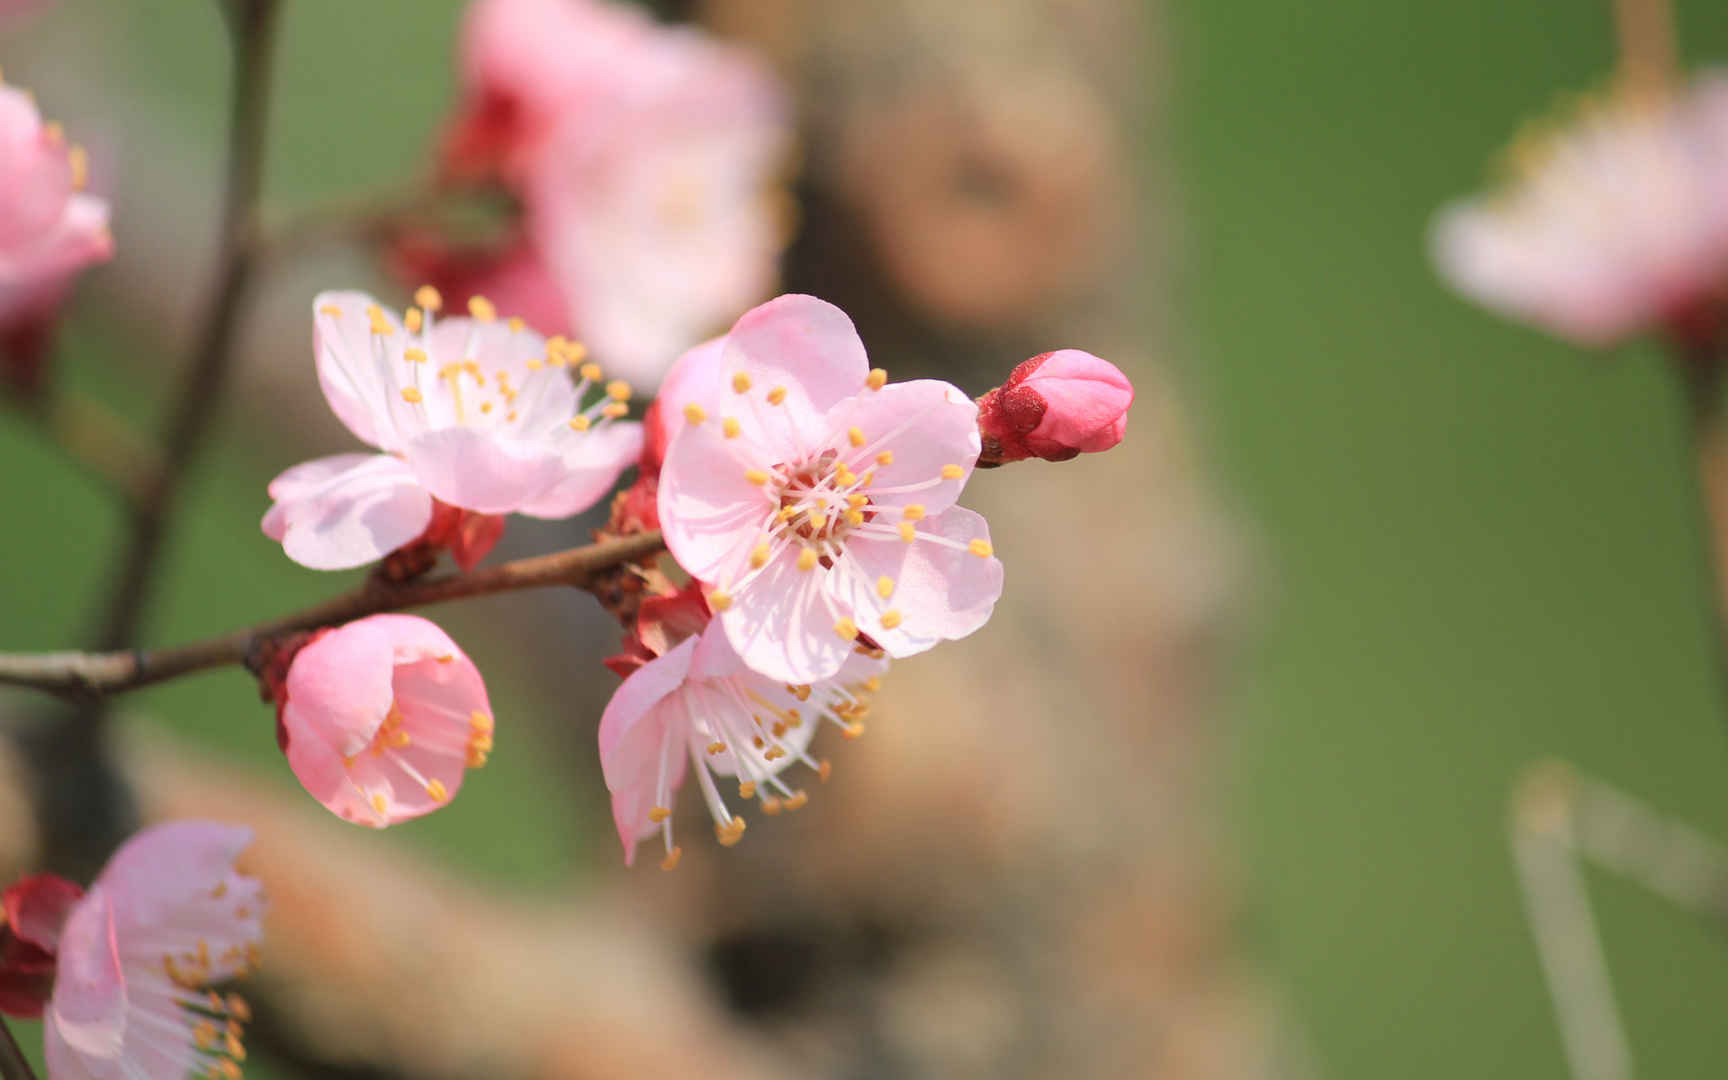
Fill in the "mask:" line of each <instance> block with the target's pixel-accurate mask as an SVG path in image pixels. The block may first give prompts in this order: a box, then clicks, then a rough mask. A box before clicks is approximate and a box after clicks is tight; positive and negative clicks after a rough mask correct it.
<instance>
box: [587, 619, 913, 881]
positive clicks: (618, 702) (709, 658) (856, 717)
mask: <svg viewBox="0 0 1728 1080" xmlns="http://www.w3.org/2000/svg"><path fill="white" fill-rule="evenodd" d="M707 620H708V612H707V610H706V607H705V605H703V604H702V602H701V594H700V592H699V590H698V589H696V588H690V589H687V590H685V591H684V592H683V593H681V594H680V595H679V596H676V597H672V598H669V599H665V600H651V601H649V602H647V603H645V604H644V605H643V614H642V618H641V621H640V626H639V629H638V632H637V634H636V635H635V636H634V637H633V638H632V640H631V641H630V642H629V643H628V644H627V647H626V653H625V655H624V656H623V657H617V658H614V659H613V660H611V661H608V663H609V664H610V665H611V666H612V667H613V670H615V671H618V672H619V673H620V674H625V675H626V676H627V677H626V678H625V680H624V683H623V685H622V686H620V687H619V688H618V690H617V692H616V693H614V694H613V695H612V700H611V701H610V702H609V703H608V704H607V706H606V712H605V713H604V715H602V716H601V718H600V767H601V770H602V772H603V773H604V774H605V777H606V787H607V789H608V790H609V791H611V792H612V817H613V820H614V822H615V823H616V824H617V826H618V838H619V840H621V841H622V842H623V844H624V862H625V864H626V865H630V864H633V863H634V862H635V860H636V845H637V844H638V843H639V842H640V841H642V840H643V839H646V838H648V837H650V836H653V835H655V834H656V833H658V834H659V835H660V837H661V841H662V843H663V845H664V848H665V852H666V854H665V856H664V858H663V860H662V862H661V864H660V865H661V867H662V868H664V869H667V870H670V869H672V868H673V867H675V866H677V865H678V860H679V857H680V855H681V854H682V849H680V848H679V846H678V845H677V843H675V841H674V838H673V834H672V806H673V800H674V798H675V796H676V795H677V792H678V789H679V788H680V787H682V786H683V784H684V780H685V777H686V774H687V772H690V771H694V772H695V774H696V784H697V787H698V788H700V789H701V792H702V800H703V802H704V803H705V804H706V805H707V808H708V813H709V815H710V816H711V817H712V818H713V819H714V835H715V837H716V838H717V839H718V840H719V841H720V843H721V844H724V845H726V846H727V847H730V846H731V845H733V844H736V843H737V842H738V840H739V839H740V838H741V837H742V836H743V835H744V828H745V825H744V819H743V818H742V817H739V816H738V815H736V814H734V813H733V812H732V811H731V809H730V807H729V806H728V805H727V802H726V798H725V796H724V795H723V794H722V792H721V790H720V783H721V781H736V783H737V785H738V797H739V798H740V799H746V800H749V799H755V800H757V802H758V804H759V805H760V806H761V808H762V812H763V813H765V814H770V815H772V814H778V813H780V812H781V811H782V810H798V809H800V808H802V807H803V806H804V805H805V803H806V802H808V800H809V795H808V793H807V792H806V791H805V790H804V789H803V788H796V787H793V786H792V785H790V784H788V783H787V782H786V780H785V778H784V775H783V774H784V773H785V772H786V770H787V769H789V768H790V767H791V766H793V765H795V764H796V765H804V766H805V767H807V768H809V769H811V770H813V771H814V772H815V773H816V774H817V776H818V777H819V778H820V779H822V780H827V779H828V774H829V764H828V762H827V761H826V760H819V759H816V758H813V757H811V756H810V752H809V751H810V743H811V741H812V740H813V739H814V738H815V735H816V729H817V728H818V727H820V726H821V724H822V723H823V722H824V721H827V722H829V723H832V724H834V725H836V726H837V727H839V728H840V729H841V731H842V732H843V733H844V734H845V735H846V736H847V737H849V738H856V737H857V736H858V735H860V734H862V733H863V730H864V727H863V718H864V716H865V714H866V713H867V712H868V710H869V700H870V696H871V695H872V694H873V693H875V691H876V690H877V689H878V688H879V686H880V679H881V676H882V673H883V672H885V671H886V670H887V668H888V664H887V661H886V660H884V659H883V658H882V653H881V651H880V650H878V649H875V648H872V647H870V646H869V645H867V644H864V643H862V642H859V643H856V644H855V645H853V647H852V648H851V650H850V652H849V654H848V655H847V657H846V658H845V660H844V662H843V664H842V666H841V668H840V670H839V671H838V672H837V673H835V674H834V675H833V676H831V677H829V678H826V679H818V680H813V681H812V682H809V683H803V684H792V685H789V684H787V683H784V682H781V681H779V680H777V679H772V678H769V677H767V676H765V675H762V674H759V673H757V672H755V671H752V670H751V669H750V667H749V666H747V665H746V664H745V663H744V661H743V659H742V658H740V657H739V655H738V653H737V651H736V650H734V649H733V648H732V645H731V643H730V642H729V641H728V640H727V637H726V634H725V633H724V632H722V631H721V630H720V629H719V624H718V623H716V622H709V621H707ZM704 623H706V627H705V628H704V625H703V624H704Z"/></svg>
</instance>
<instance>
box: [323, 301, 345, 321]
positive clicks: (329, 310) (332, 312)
mask: <svg viewBox="0 0 1728 1080" xmlns="http://www.w3.org/2000/svg"><path fill="white" fill-rule="evenodd" d="M318 314H320V315H328V316H330V317H331V318H332V319H340V318H341V317H342V309H341V308H339V307H337V306H336V305H335V304H325V305H324V306H323V307H321V308H319V309H318Z"/></svg>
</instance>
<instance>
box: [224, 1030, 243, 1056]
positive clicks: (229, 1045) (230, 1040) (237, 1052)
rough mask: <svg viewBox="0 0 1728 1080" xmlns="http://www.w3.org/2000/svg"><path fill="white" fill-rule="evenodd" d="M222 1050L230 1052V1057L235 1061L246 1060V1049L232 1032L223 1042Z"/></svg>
mask: <svg viewBox="0 0 1728 1080" xmlns="http://www.w3.org/2000/svg"><path fill="white" fill-rule="evenodd" d="M222 1049H224V1050H226V1051H228V1056H229V1057H231V1058H233V1059H234V1060H235V1061H245V1060H246V1048H245V1047H244V1046H241V1045H240V1038H239V1036H237V1035H235V1034H234V1033H233V1032H232V1031H230V1032H229V1033H228V1037H227V1038H225V1039H223V1040H222Z"/></svg>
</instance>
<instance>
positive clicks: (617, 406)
mask: <svg viewBox="0 0 1728 1080" xmlns="http://www.w3.org/2000/svg"><path fill="white" fill-rule="evenodd" d="M600 415H601V416H604V417H605V418H606V419H608V420H617V419H619V418H620V417H624V416H629V415H630V406H628V405H626V404H624V403H623V402H622V401H609V402H607V403H606V407H605V408H603V409H601V410H600Z"/></svg>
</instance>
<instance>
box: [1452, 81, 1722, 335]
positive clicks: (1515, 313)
mask: <svg viewBox="0 0 1728 1080" xmlns="http://www.w3.org/2000/svg"><path fill="white" fill-rule="evenodd" d="M1511 160H1512V161H1513V163H1514V165H1515V166H1517V168H1518V171H1517V174H1516V175H1515V177H1514V178H1513V180H1512V181H1511V182H1510V183H1509V184H1507V185H1506V186H1505V187H1504V188H1503V189H1502V190H1500V191H1497V192H1495V193H1493V194H1491V195H1488V196H1479V197H1476V198H1472V199H1468V200H1465V201H1463V202H1460V203H1456V204H1454V205H1452V206H1449V207H1447V208H1445V209H1444V210H1442V211H1441V212H1440V214H1439V215H1438V217H1437V218H1436V219H1435V223H1434V228H1433V234H1432V247H1433V252H1434V258H1435V261H1436V262H1437V264H1438V265H1439V268H1440V272H1441V274H1442V276H1444V277H1445V278H1446V280H1447V281H1448V282H1449V283H1451V285H1452V286H1453V287H1454V288H1456V289H1457V290H1459V291H1460V292H1462V293H1464V294H1465V295H1466V296H1468V297H1470V298H1471V299H1474V300H1476V301H1478V302H1479V303H1482V304H1484V305H1486V306H1488V307H1490V308H1493V309H1494V310H1496V311H1499V312H1500V313H1502V314H1504V315H1508V316H1511V317H1513V318H1517V319H1522V320H1526V321H1528V322H1531V323H1534V324H1535V325H1537V326H1540V327H1542V328H1544V329H1547V330H1549V331H1552V332H1553V333H1556V334H1558V335H1560V336H1562V337H1565V338H1568V339H1570V340H1573V341H1576V342H1578V343H1580V344H1586V345H1602V344H1610V343H1613V342H1615V341H1618V340H1621V339H1623V338H1625V337H1627V336H1629V335H1632V334H1636V333H1640V332H1643V331H1647V330H1650V329H1653V328H1656V327H1657V326H1658V324H1663V323H1668V324H1670V326H1671V327H1675V328H1679V327H1676V326H1675V324H1685V323H1689V322H1691V321H1693V320H1694V319H1696V318H1698V317H1699V316H1700V314H1705V313H1701V312H1700V311H1699V310H1698V309H1699V308H1700V307H1707V306H1709V305H1712V304H1713V303H1714V300H1715V297H1717V296H1718V295H1719V294H1720V292H1721V289H1722V287H1723V285H1724V283H1725V280H1728V76H1724V75H1722V74H1719V73H1712V74H1706V75H1703V76H1701V77H1700V78H1699V79H1698V80H1697V81H1696V82H1694V83H1693V85H1692V86H1691V87H1690V88H1689V89H1686V90H1684V91H1682V92H1680V93H1679V94H1678V96H1676V97H1674V98H1672V99H1668V100H1664V101H1660V102H1653V101H1649V100H1639V101H1617V102H1612V103H1609V104H1607V105H1602V106H1597V107H1594V108H1591V109H1589V110H1587V111H1585V112H1584V113H1583V115H1581V116H1580V117H1579V118H1578V119H1577V121H1576V122H1574V123H1573V124H1571V125H1570V126H1567V127H1565V128H1562V129H1559V130H1556V131H1553V132H1550V133H1544V134H1543V135H1541V136H1539V137H1537V138H1534V139H1526V140H1525V141H1524V142H1523V143H1521V144H1520V145H1519V146H1517V147H1514V155H1513V157H1512V159H1511Z"/></svg>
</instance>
